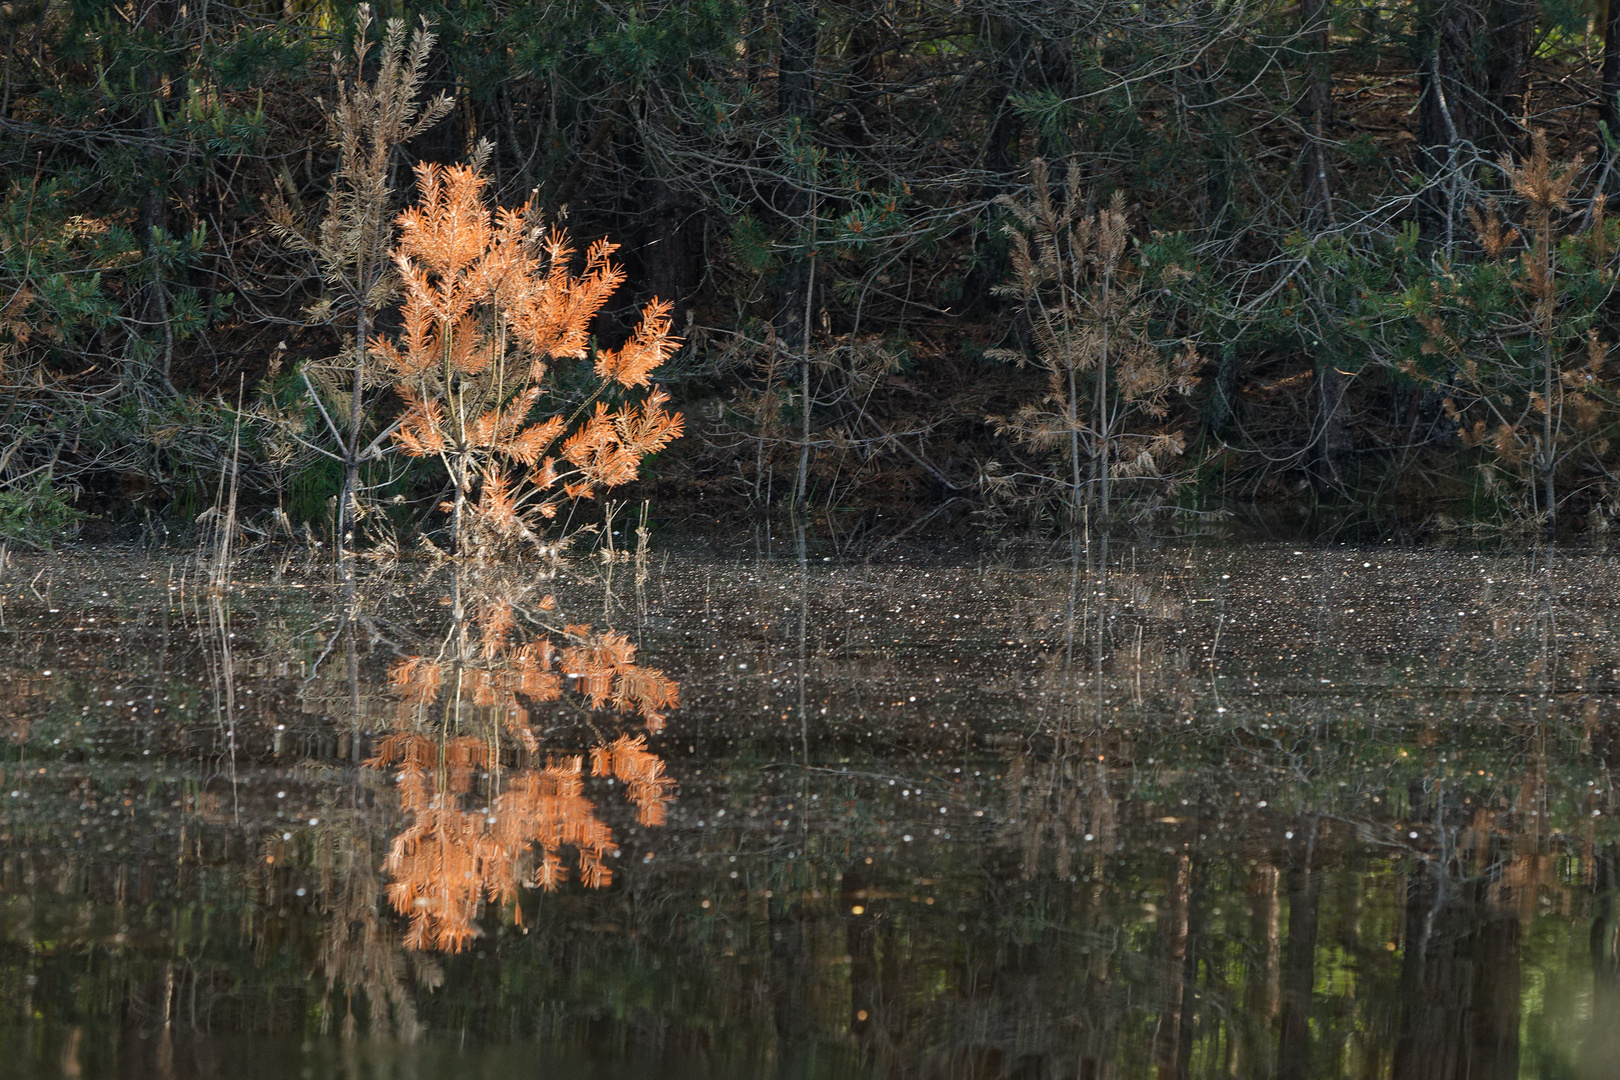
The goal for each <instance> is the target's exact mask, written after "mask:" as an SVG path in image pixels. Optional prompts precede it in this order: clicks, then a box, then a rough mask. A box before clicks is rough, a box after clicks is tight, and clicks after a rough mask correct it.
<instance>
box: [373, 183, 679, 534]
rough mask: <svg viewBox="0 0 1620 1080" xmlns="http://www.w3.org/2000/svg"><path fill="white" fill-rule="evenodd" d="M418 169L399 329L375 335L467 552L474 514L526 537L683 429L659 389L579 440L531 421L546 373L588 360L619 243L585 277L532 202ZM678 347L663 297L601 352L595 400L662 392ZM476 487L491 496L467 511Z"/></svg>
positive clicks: (405, 222) (602, 406)
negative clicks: (660, 382) (437, 462)
mask: <svg viewBox="0 0 1620 1080" xmlns="http://www.w3.org/2000/svg"><path fill="white" fill-rule="evenodd" d="M416 174H417V186H418V188H419V190H420V193H421V199H420V201H419V203H418V205H416V206H414V207H412V208H410V209H408V210H406V211H404V212H403V213H401V214H400V216H399V219H398V224H399V240H398V244H397V246H396V249H395V253H394V259H395V263H396V265H397V266H398V268H399V272H400V275H401V278H402V280H403V283H404V287H405V301H404V304H403V306H402V308H401V312H400V315H401V321H402V323H403V327H404V328H403V332H402V333H401V334H400V336H399V338H398V340H397V341H394V340H389V339H388V338H386V337H382V336H378V337H375V338H373V339H372V341H371V342H370V346H371V350H372V352H373V354H374V355H375V356H377V357H378V358H379V359H380V360H381V362H382V364H383V367H384V369H385V370H386V371H387V372H388V373H389V374H390V376H391V377H392V378H393V379H394V381H395V383H396V389H397V390H398V391H399V394H400V397H401V399H402V400H403V401H404V402H405V412H404V414H403V416H402V417H401V418H400V422H399V427H398V429H397V430H396V432H395V435H394V439H395V442H396V443H397V444H398V445H399V447H400V448H401V449H402V450H404V452H405V453H407V454H409V455H411V456H414V457H439V458H440V459H441V460H443V461H444V463H445V465H446V468H447V469H448V470H449V472H450V478H451V482H452V484H453V485H454V487H455V490H456V501H455V503H454V504H452V510H453V512H454V514H455V523H454V528H455V531H456V542H457V544H458V545H460V544H462V543H463V542H464V539H465V537H464V529H465V527H466V525H467V524H468V522H469V521H476V522H477V523H479V524H480V525H482V526H484V527H486V528H487V529H489V530H490V532H491V533H492V534H493V536H495V537H499V538H502V539H514V538H525V537H529V536H531V535H532V534H531V533H530V532H529V525H531V524H533V522H534V521H535V518H536V515H538V516H539V517H544V518H550V517H553V516H555V514H556V511H557V507H558V505H559V504H560V503H561V502H562V501H563V500H565V499H575V498H590V497H592V496H594V495H595V494H596V492H597V491H598V490H600V489H602V488H607V487H613V486H615V485H618V484H623V483H625V482H626V481H628V480H631V479H633V478H634V477H635V475H636V470H637V468H638V466H639V465H640V462H641V460H642V459H643V458H644V457H646V456H647V455H648V454H651V453H655V452H657V451H658V450H661V449H663V448H664V447H665V446H667V445H668V444H669V442H670V441H671V440H672V439H675V438H677V437H678V436H679V435H680V434H681V430H682V420H681V417H680V415H679V414H678V413H674V414H672V413H669V412H666V411H665V410H664V405H665V403H666V402H667V401H668V395H666V394H665V393H664V392H663V391H662V390H659V389H654V390H653V391H652V393H650V394H649V395H648V396H647V398H646V400H645V402H643V403H642V404H640V405H637V404H635V403H633V402H627V403H625V404H623V405H621V406H618V407H616V408H615V407H610V406H609V405H607V404H606V403H602V402H598V403H597V405H596V408H595V411H594V412H593V413H592V414H591V415H590V417H589V418H588V419H587V420H586V421H585V423H584V424H583V425H582V426H581V427H580V428H579V429H578V430H577V431H575V432H573V433H572V434H569V433H568V432H567V430H566V429H567V427H568V423H567V421H565V420H564V419H563V417H561V416H555V415H553V416H541V417H535V416H534V415H533V414H534V412H535V410H536V409H537V408H540V403H541V398H542V396H543V392H544V390H545V385H544V379H545V376H546V374H547V370H548V364H550V363H553V362H555V361H557V360H580V359H584V358H586V356H587V355H588V353H589V344H590V337H589V334H590V324H591V321H592V319H594V318H595V316H596V314H597V313H598V312H599V311H600V310H601V308H602V305H603V304H605V303H606V302H607V300H608V299H609V298H610V297H611V296H612V294H613V292H614V290H615V289H617V288H618V286H619V285H620V284H621V283H622V282H623V281H624V272H623V271H622V270H621V269H620V268H619V267H617V266H616V265H614V263H613V262H612V260H611V256H612V254H613V252H614V251H615V250H616V248H615V246H614V245H612V244H609V243H607V242H605V241H598V242H597V243H595V244H592V245H591V247H590V249H589V251H588V252H587V253H586V256H585V265H584V268H583V270H582V271H581V272H580V273H579V274H577V275H576V274H574V273H572V272H571V270H570V264H571V263H572V260H573V255H574V251H573V248H572V247H571V246H570V244H569V242H568V237H567V235H566V234H564V233H563V232H562V231H561V230H558V229H552V230H551V231H550V233H549V234H546V235H544V236H543V238H542V237H541V234H540V230H539V229H536V228H532V227H530V226H529V224H528V222H529V220H530V219H531V217H532V216H533V206H532V204H531V205H525V206H524V207H522V208H521V209H519V210H511V209H502V210H499V211H496V212H493V213H492V212H491V211H490V209H489V207H488V206H487V205H486V203H485V201H484V187H485V180H484V178H483V177H482V176H481V175H479V174H478V172H477V171H476V170H474V169H472V168H470V167H468V166H462V165H452V166H441V165H435V164H431V163H427V164H422V165H419V166H418V167H417V170H416ZM678 345H679V339H678V338H676V337H674V336H673V335H672V334H671V333H670V305H669V304H668V303H667V302H664V301H659V300H653V301H652V302H651V303H649V304H648V305H647V307H646V309H645V310H644V311H643V313H642V320H641V324H640V325H639V326H638V327H637V328H636V330H635V332H634V333H633V334H632V335H631V338H630V340H629V341H628V342H626V343H625V345H624V346H623V347H622V348H619V349H609V350H605V351H602V352H599V353H598V354H597V355H596V358H595V365H594V366H595V371H596V375H597V377H598V378H599V379H600V380H601V386H600V387H599V388H598V390H597V393H598V394H600V393H602V392H603V391H604V390H606V389H608V388H609V386H610V385H614V384H616V385H618V386H619V387H621V388H623V389H626V390H630V389H645V388H648V387H650V386H651V381H650V379H649V375H650V373H651V372H652V371H653V369H655V368H657V367H658V366H659V365H660V364H662V363H663V362H664V361H665V360H666V359H668V358H669V356H670V355H671V354H672V353H673V352H674V351H675V349H676V347H677V346H678ZM565 435H566V436H567V438H566V439H565V440H564V436H565ZM559 440H564V441H563V442H562V444H561V448H560V449H559V450H557V452H555V453H553V450H554V448H556V447H557V445H558V442H559ZM519 467H521V468H519ZM559 485H560V489H559ZM475 489H481V494H482V497H481V498H479V499H478V500H477V501H476V503H473V504H472V505H470V506H469V505H468V500H469V499H470V498H471V496H472V493H473V491H474V490H475ZM464 512H465V513H466V514H467V518H468V520H466V521H464V520H463V514H464Z"/></svg>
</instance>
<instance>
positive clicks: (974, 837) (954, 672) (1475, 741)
mask: <svg viewBox="0 0 1620 1080" xmlns="http://www.w3.org/2000/svg"><path fill="white" fill-rule="evenodd" d="M259 558H260V560H261V561H259V562H253V561H245V562H243V563H241V564H240V565H238V566H237V567H236V568H235V570H234V572H233V574H232V575H231V576H230V578H229V580H228V581H224V582H221V581H220V580H218V579H217V578H214V577H212V576H211V575H210V574H209V573H208V572H207V568H206V567H205V566H201V565H199V563H198V562H196V561H195V560H185V559H181V558H176V559H173V560H168V559H165V558H163V557H160V556H155V555H150V554H147V555H140V554H127V553H100V554H82V553H81V554H63V555H54V556H28V557H18V556H16V555H15V554H13V556H12V557H11V560H10V562H9V564H8V565H7V566H6V567H5V570H4V578H3V581H0V702H3V704H0V745H3V748H4V761H3V780H0V949H3V951H4V960H3V962H0V1075H5V1076H19V1077H86V1078H96V1077H166V1078H167V1077H199V1078H200V1077H217V1076H221V1075H230V1076H233V1077H239V1078H242V1080H248V1078H258V1077H267V1078H268V1077H292V1076H301V1077H313V1078H336V1077H345V1078H362V1077H364V1078H373V1077H375V1078H384V1077H401V1078H403V1077H420V1078H436V1077H458V1078H459V1077H592V1078H609V1077H643V1076H657V1077H673V1078H680V1077H737V1078H743V1077H765V1076H770V1077H803V1078H812V1077H829V1078H833V1077H838V1078H842V1077H852V1078H853V1077H908V1078H909V1077H916V1078H919V1080H922V1078H939V1080H946V1078H951V1080H955V1078H962V1080H968V1078H973V1080H980V1078H984V1080H990V1078H1001V1077H1005V1078H1009V1080H1010V1078H1026V1080H1057V1078H1073V1080H1082V1078H1084V1080H1093V1078H1098V1080H1100V1078H1134V1077H1158V1078H1171V1077H1242V1078H1250V1077H1253V1078H1259V1077H1281V1078H1328V1077H1356V1078H1375V1077H1394V1078H1404V1077H1424V1078H1445V1080H1449V1078H1458V1080H1460V1078H1464V1077H1467V1078H1499V1077H1500V1078H1506V1077H1521V1076H1523V1077H1583V1078H1584V1077H1610V1076H1614V1075H1616V1074H1617V1073H1620V916H1617V913H1616V910H1615V896H1616V889H1617V882H1616V862H1617V856H1620V821H1617V816H1620V804H1617V800H1616V797H1615V792H1614V776H1613V772H1612V770H1613V767H1614V765H1615V763H1616V761H1617V759H1620V715H1617V712H1616V689H1617V686H1620V638H1617V633H1620V621H1617V620H1620V611H1617V597H1620V592H1617V586H1620V565H1617V564H1616V561H1615V560H1614V559H1613V558H1611V557H1609V556H1608V555H1606V554H1603V553H1597V552H1564V551H1546V550H1540V551H1516V552H1502V551H1476V550H1468V549H1455V548H1453V549H1429V550H1410V549H1400V550H1396V549H1394V548H1393V546H1386V547H1376V546H1351V545H1344V546H1334V545H1316V546H1299V545H1295V546H1287V545H1276V544H1231V543H1222V544H1199V543H1192V542H1182V543H1176V544H1157V545H1141V546H1132V545H1129V544H1126V543H1122V542H1119V541H1117V540H1116V541H1115V543H1114V544H1113V545H1112V546H1111V547H1109V548H1104V546H1103V545H1102V544H1101V543H1100V542H1098V543H1097V544H1095V545H1094V546H1093V547H1092V548H1090V549H1087V550H1085V551H1083V552H1076V553H1074V554H1073V556H1072V557H1070V556H1068V555H1067V554H1064V555H1060V556H1058V557H1054V558H1050V559H1048V558H1044V557H1042V558H1036V557H1032V556H1025V557H1022V558H1019V559H1013V558H1006V557H991V556H988V555H986V556H980V557H968V558H959V557H956V558H949V559H947V558H943V557H922V556H911V557H908V558H902V557H899V556H892V557H890V558H889V559H887V560H885V561H883V562H874V563H872V564H852V563H844V562H832V561H822V560H819V559H817V560H811V561H809V562H807V563H805V564H800V563H799V562H797V561H794V560H788V561H785V562H784V561H765V560H759V561H725V560H720V559H716V558H714V557H712V556H708V555H699V554H688V553H683V552H682V551H681V550H680V549H674V550H671V551H669V552H667V553H657V552H655V553H654V555H653V556H652V557H651V558H648V559H643V560H642V561H640V562H639V563H638V562H637V561H635V560H630V561H619V562H596V563H589V564H581V565H577V566H570V567H562V568H546V567H535V566H525V567H509V568H504V569H503V568H488V567H461V568H450V567H446V566H442V565H439V566H434V565H429V564H427V563H421V564H409V563H407V564H401V565H395V566H377V567H375V568H368V569H367V570H365V571H364V572H363V573H362V574H361V575H360V580H359V582H358V584H356V585H354V586H352V587H345V586H342V585H338V584H334V583H333V582H332V581H331V579H330V575H329V574H323V573H322V572H321V570H320V568H319V566H318V565H316V564H315V561H314V559H313V558H311V557H310V556H308V555H306V554H304V553H302V552H288V553H282V554H279V555H274V556H261V557H259Z"/></svg>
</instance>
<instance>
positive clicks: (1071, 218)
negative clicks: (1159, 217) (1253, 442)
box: [990, 158, 1202, 514]
mask: <svg viewBox="0 0 1620 1080" xmlns="http://www.w3.org/2000/svg"><path fill="white" fill-rule="evenodd" d="M1066 186H1067V192H1066V197H1065V198H1062V199H1061V200H1060V199H1059V198H1058V197H1057V193H1054V191H1053V186H1052V184H1051V182H1050V180H1049V178H1048V176H1047V169H1046V163H1045V162H1044V161H1041V160H1040V159H1038V158H1037V159H1036V160H1035V162H1034V165H1033V169H1032V183H1031V193H1030V199H1029V201H1027V202H1022V201H1019V200H1017V199H1014V198H1012V197H1010V196H1003V197H1002V198H1000V199H999V200H997V201H998V202H999V203H1000V204H1001V205H1002V206H1004V207H1006V208H1007V209H1008V210H1009V211H1011V213H1012V215H1013V217H1014V219H1015V221H1014V222H1013V223H1010V224H1009V225H1008V226H1007V229H1006V231H1007V235H1008V237H1009V238H1010V240H1011V241H1012V252H1011V257H1012V264H1013V276H1012V279H1011V280H1010V281H1009V282H1007V283H1006V284H1004V285H1002V286H1000V287H999V288H998V290H997V291H998V293H999V294H1000V295H1002V296H1007V297H1010V298H1012V299H1014V300H1016V301H1018V303H1019V305H1020V306H1021V307H1022V309H1023V312H1024V314H1025V315H1026V317H1027V318H1028V319H1029V322H1030V327H1031V330H1032V333H1033V338H1034V345H1035V357H1036V360H1037V362H1038V363H1039V364H1040V365H1041V366H1042V367H1044V368H1045V369H1046V372H1047V380H1048V391H1047V394H1046V396H1045V397H1043V398H1042V399H1041V400H1040V401H1038V402H1034V403H1031V404H1029V405H1025V406H1024V407H1023V408H1021V409H1019V410H1018V411H1017V412H1016V413H1014V414H1013V415H1012V416H993V417H990V420H991V422H992V423H994V424H995V425H996V430H997V433H998V434H1008V433H1010V434H1012V435H1013V436H1015V437H1016V438H1017V439H1019V440H1020V441H1021V442H1023V443H1025V444H1026V445H1028V446H1030V447H1032V448H1033V449H1036V450H1040V451H1062V452H1066V456H1067V458H1068V465H1069V476H1068V477H1067V479H1066V481H1065V482H1066V483H1067V485H1068V486H1069V487H1070V488H1071V492H1072V496H1073V499H1074V502H1075V503H1076V504H1077V505H1078V504H1079V503H1080V502H1081V501H1082V499H1084V501H1086V502H1087V503H1091V502H1096V503H1098V504H1099V505H1100V508H1101V510H1102V512H1103V513H1105V514H1106V513H1107V512H1108V509H1109V505H1110V502H1111V499H1112V498H1113V496H1112V492H1111V488H1112V486H1113V484H1114V482H1115V481H1117V480H1121V479H1135V478H1142V479H1155V480H1162V479H1163V478H1164V476H1165V472H1166V468H1167V466H1168V464H1169V463H1170V461H1171V460H1173V459H1174V458H1175V457H1176V456H1177V455H1179V454H1180V453H1181V451H1182V449H1183V446H1184V441H1183V437H1182V434H1181V432H1180V431H1179V430H1177V429H1176V427H1174V426H1173V425H1164V424H1163V422H1164V421H1165V419H1166V418H1167V415H1168V411H1169V410H1168V407H1167V400H1168V398H1169V395H1170V393H1171V392H1172V391H1176V392H1179V393H1183V394H1185V393H1187V392H1188V391H1190V390H1191V389H1192V387H1193V385H1194V383H1195V381H1196V380H1195V378H1194V372H1195V371H1196V370H1197V368H1198V367H1199V366H1200V364H1201V363H1202V360H1201V359H1200V358H1199V356H1198V354H1197V353H1196V352H1195V351H1194V350H1193V348H1192V347H1191V345H1188V344H1183V345H1182V347H1181V349H1180V350H1179V351H1174V352H1172V351H1167V350H1165V349H1163V348H1161V347H1160V346H1159V345H1158V344H1156V343H1155V342H1153V341H1152V340H1150V339H1149V337H1148V336H1147V320H1148V314H1149V308H1148V304H1147V301H1146V299H1145V298H1144V296H1143V295H1142V288H1143V287H1142V279H1141V275H1140V274H1139V273H1138V272H1137V270H1136V267H1135V265H1134V264H1133V262H1132V260H1131V259H1130V257H1129V253H1130V245H1131V240H1130V232H1129V226H1130V222H1129V218H1128V216H1127V214H1126V211H1125V202H1124V198H1123V197H1122V196H1121V195H1120V194H1119V193H1118V192H1116V193H1115V195H1114V198H1113V200H1112V201H1111V202H1110V204H1109V206H1108V208H1107V209H1104V210H1099V211H1097V212H1096V213H1095V214H1092V213H1090V212H1089V211H1087V209H1086V208H1085V201H1084V199H1082V197H1081V195H1080V174H1079V169H1078V166H1075V165H1071V166H1070V167H1069V173H1068V178H1067V185H1066ZM996 353H997V354H998V355H1000V356H1002V357H1003V358H1005V359H1012V360H1015V361H1017V362H1019V363H1023V362H1024V361H1025V360H1026V359H1027V357H1026V356H1025V355H1024V353H1022V352H1019V351H1009V350H996ZM1143 421H1149V422H1153V423H1157V424H1160V425H1162V426H1159V427H1157V428H1154V427H1145V426H1143Z"/></svg>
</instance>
